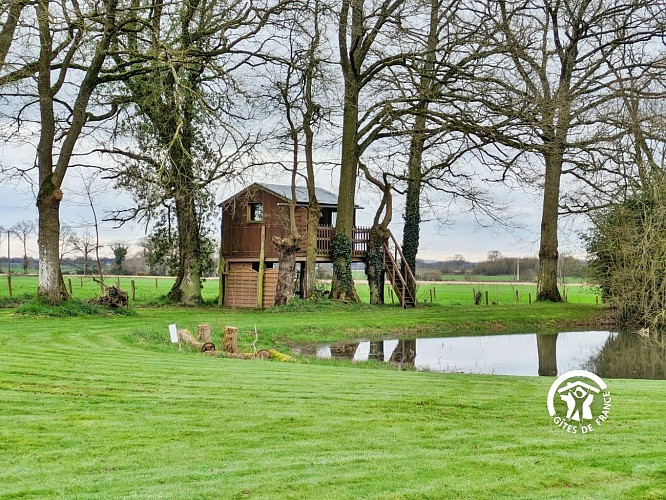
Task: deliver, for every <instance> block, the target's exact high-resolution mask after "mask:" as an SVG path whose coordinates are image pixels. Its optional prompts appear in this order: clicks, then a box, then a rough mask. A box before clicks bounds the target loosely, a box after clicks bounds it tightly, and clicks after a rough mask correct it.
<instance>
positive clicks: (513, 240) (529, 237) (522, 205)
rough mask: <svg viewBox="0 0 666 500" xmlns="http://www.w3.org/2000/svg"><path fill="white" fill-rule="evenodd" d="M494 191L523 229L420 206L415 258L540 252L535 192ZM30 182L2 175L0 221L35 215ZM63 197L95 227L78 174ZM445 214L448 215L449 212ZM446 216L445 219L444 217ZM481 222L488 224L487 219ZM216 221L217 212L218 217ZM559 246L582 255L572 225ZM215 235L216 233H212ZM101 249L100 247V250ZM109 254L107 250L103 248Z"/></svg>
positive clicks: (364, 214)
mask: <svg viewBox="0 0 666 500" xmlns="http://www.w3.org/2000/svg"><path fill="white" fill-rule="evenodd" d="M33 154H34V153H32V152H31V150H29V149H9V148H7V147H5V148H4V149H0V158H1V159H2V161H3V163H4V164H5V165H6V164H8V163H12V164H22V165H31V164H33V163H34V158H33V156H32V155H33ZM252 181H259V182H261V181H264V182H272V183H280V182H284V183H287V182H288V179H286V178H281V175H280V174H279V173H278V174H270V175H269V174H263V173H262V174H256V175H255V176H254V177H253V178H250V179H246V180H245V183H250V182H252ZM318 182H319V185H320V186H321V187H323V188H324V189H328V190H330V191H333V192H337V190H336V183H337V172H335V171H334V172H329V173H327V174H321V175H320V176H319V178H318ZM238 189H240V186H239V184H238V183H235V184H233V185H229V184H227V185H220V186H219V187H218V189H217V199H218V201H221V200H223V199H225V198H227V197H229V196H231V195H232V194H233V193H234V192H235V191H237V190H238ZM493 189H494V192H495V193H496V196H497V197H498V198H500V199H502V200H504V201H505V202H507V203H508V204H509V205H510V206H511V210H512V213H513V215H514V217H515V221H516V222H518V223H519V224H520V225H522V226H523V227H522V228H512V229H505V228H502V227H499V226H498V225H486V224H479V221H478V220H477V217H476V216H475V214H472V213H469V212H465V211H464V209H462V211H461V209H460V208H456V207H454V208H453V211H452V212H451V211H448V212H447V210H446V208H439V209H437V210H436V212H437V215H436V214H435V213H433V212H432V211H428V212H426V211H424V212H423V217H424V219H425V222H424V223H423V225H422V236H421V243H420V248H419V257H420V258H423V259H431V260H446V259H450V258H452V257H453V256H454V255H455V254H462V255H463V256H464V257H465V258H466V259H467V260H470V261H479V260H483V259H485V258H486V255H487V253H488V251H490V250H499V251H500V252H501V253H502V254H503V255H505V256H508V257H525V256H533V255H536V254H537V252H538V230H539V217H540V211H541V210H540V200H539V198H538V196H535V195H530V194H527V193H524V192H520V191H508V190H506V189H502V188H501V187H494V188H493ZM33 190H34V186H31V185H30V184H29V183H27V182H25V181H23V182H18V181H11V180H9V179H2V182H1V183H0V226H4V227H9V226H11V225H13V224H14V223H16V222H18V221H20V220H26V219H32V220H36V218H37V209H36V207H35V195H34V191H33ZM93 191H94V202H95V208H96V211H97V216H98V218H100V219H101V218H102V217H103V215H104V214H105V213H106V212H108V211H109V210H111V209H113V208H117V207H118V206H119V205H121V206H124V207H128V206H131V203H132V202H131V198H130V196H128V195H127V194H126V193H124V192H122V191H119V190H115V189H114V188H113V186H112V185H110V184H109V183H108V182H107V183H105V182H103V181H99V182H98V183H97V184H96V185H95V187H94V189H93ZM63 192H64V199H63V203H62V208H61V218H62V222H63V223H65V224H68V225H70V226H72V227H73V228H74V229H75V231H76V232H77V233H81V232H83V231H84V230H85V229H86V228H88V229H91V230H92V229H93V227H92V221H93V214H92V211H91V209H90V206H89V205H88V201H87V199H86V197H85V195H84V191H83V189H82V184H81V176H80V173H79V172H77V171H76V170H74V169H70V171H69V172H68V174H67V177H66V180H65V185H64V186H63ZM357 203H358V204H359V205H361V206H363V207H364V209H363V210H359V212H358V219H357V223H358V225H369V224H370V223H371V220H372V217H373V215H374V207H376V204H377V199H376V198H375V196H374V193H373V192H372V190H371V189H370V188H368V186H367V185H364V184H361V185H360V186H359V191H358V193H357ZM402 209H403V207H402V200H400V199H397V200H396V207H395V212H394V217H393V222H392V224H391V229H392V230H393V232H394V234H395V235H396V237H397V238H398V239H400V238H401V234H402ZM447 214H448V215H447ZM444 219H446V220H445V221H444ZM481 222H484V223H489V222H490V221H488V220H487V219H482V220H481ZM217 223H219V217H218V218H217ZM562 226H563V227H562V231H561V251H563V252H568V253H573V254H575V255H579V256H580V255H583V254H584V252H583V251H582V248H581V245H580V242H579V241H578V239H577V238H576V229H575V227H574V226H573V225H572V224H570V223H567V222H566V221H565V222H564V223H563V224H562ZM145 231H146V228H145V225H140V224H134V225H127V226H125V227H122V228H117V229H116V228H114V227H113V225H112V224H110V223H108V222H103V223H101V226H100V232H101V239H102V242H103V243H104V244H107V245H108V244H110V243H111V242H114V241H123V242H126V243H127V244H129V245H130V246H132V247H134V249H138V248H137V244H138V242H139V240H141V239H142V238H143V237H144V236H145V234H146V233H145ZM216 234H217V232H216ZM20 251H21V249H20V247H19V243H18V241H17V240H16V241H15V243H14V244H13V245H12V254H13V255H19V253H20ZM28 253H29V254H30V255H32V256H36V255H37V251H36V239H35V238H33V239H32V240H31V241H30V244H29V247H28ZM103 253H104V252H103ZM106 254H107V255H110V254H111V252H110V250H109V249H108V247H107V249H106ZM6 255H7V249H6V243H5V244H4V245H3V246H2V247H1V248H0V256H6Z"/></svg>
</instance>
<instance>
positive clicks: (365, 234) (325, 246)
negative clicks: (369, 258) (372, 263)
mask: <svg viewBox="0 0 666 500" xmlns="http://www.w3.org/2000/svg"><path fill="white" fill-rule="evenodd" d="M333 236H335V228H334V227H333V226H319V227H318V228H317V255H319V256H329V255H331V241H332V240H333ZM369 242H370V228H369V227H355V228H353V229H352V257H365V254H366V253H367V252H368V243H369Z"/></svg>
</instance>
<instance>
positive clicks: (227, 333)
mask: <svg viewBox="0 0 666 500" xmlns="http://www.w3.org/2000/svg"><path fill="white" fill-rule="evenodd" d="M222 350H223V351H224V352H228V353H231V354H236V353H237V352H238V328H236V327H235V326H225V327H224V336H223V338H222Z"/></svg>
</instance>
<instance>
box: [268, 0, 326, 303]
mask: <svg viewBox="0 0 666 500" xmlns="http://www.w3.org/2000/svg"><path fill="white" fill-rule="evenodd" d="M323 22H324V7H323V6H322V2H320V0H308V1H306V2H304V3H303V4H300V5H299V6H298V7H296V8H293V9H289V10H287V11H285V12H284V13H283V14H282V15H281V16H280V17H279V18H278V19H276V21H275V23H276V25H278V26H279V27H280V29H281V31H284V32H285V33H286V34H285V35H284V39H285V40H284V41H282V40H280V43H276V44H275V45H276V47H275V49H274V50H272V51H271V53H270V59H269V60H270V62H271V64H272V66H274V67H275V68H276V70H275V73H276V74H275V75H274V76H273V75H270V76H269V80H270V81H271V84H270V88H269V95H267V96H266V98H267V99H268V102H269V104H270V106H271V108H277V109H278V110H279V111H280V112H281V113H283V114H284V116H285V119H286V124H287V127H286V129H287V130H286V132H283V131H282V128H283V127H281V125H278V128H277V129H276V133H275V134H273V135H274V136H275V137H276V138H277V139H278V141H280V143H282V142H285V141H286V142H288V143H289V146H288V147H289V150H290V155H291V163H290V165H289V167H285V168H288V170H289V171H290V176H291V185H292V197H291V202H290V203H289V218H288V221H286V226H287V227H286V233H287V234H286V236H285V237H284V238H276V239H274V241H273V244H274V245H275V247H276V249H277V250H278V252H279V253H280V255H281V256H282V259H281V261H280V266H279V269H280V273H279V276H278V288H277V292H276V304H278V305H280V304H283V303H286V301H288V300H289V299H290V298H291V296H292V295H293V293H294V286H293V283H294V278H295V254H296V252H297V251H299V250H300V249H301V243H302V240H303V238H304V237H305V246H306V265H305V277H304V280H303V281H302V282H303V284H304V290H303V296H304V297H309V296H311V295H312V294H313V293H314V291H315V287H316V252H317V228H318V225H319V218H320V215H321V213H320V208H319V202H318V200H317V192H316V186H315V160H314V148H315V128H316V127H317V126H318V125H320V123H321V121H322V119H323V118H324V115H325V114H327V113H328V110H327V109H326V108H325V106H324V104H322V103H321V102H320V101H318V100H317V98H321V97H323V96H322V94H323V92H324V87H325V83H324V81H323V80H324V78H325V76H324V69H323V66H324V64H325V61H324V56H323V55H322V48H321V43H322V42H321V40H322V31H323V27H322V24H323ZM260 78H265V75H260ZM279 145H281V144H279ZM301 156H304V159H305V169H303V168H302V165H301V164H302V163H303V161H302V160H301ZM303 170H304V172H303ZM299 177H303V178H305V182H306V186H307V191H308V207H307V230H306V231H307V232H306V234H305V235H303V234H300V233H299V229H298V226H297V224H296V217H295V205H296V192H295V190H296V182H297V178H299Z"/></svg>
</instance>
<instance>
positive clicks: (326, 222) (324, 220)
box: [319, 208, 338, 226]
mask: <svg viewBox="0 0 666 500" xmlns="http://www.w3.org/2000/svg"><path fill="white" fill-rule="evenodd" d="M337 215H338V212H337V210H336V209H334V208H322V209H321V216H320V217H319V225H320V226H335V222H336V219H337Z"/></svg>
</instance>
